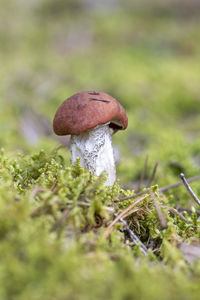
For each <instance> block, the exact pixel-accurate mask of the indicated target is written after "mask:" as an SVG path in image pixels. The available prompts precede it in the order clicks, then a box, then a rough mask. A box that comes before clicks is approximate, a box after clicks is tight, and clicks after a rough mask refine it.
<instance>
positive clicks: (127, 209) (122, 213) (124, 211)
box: [105, 195, 149, 238]
mask: <svg viewBox="0 0 200 300" xmlns="http://www.w3.org/2000/svg"><path fill="white" fill-rule="evenodd" d="M147 197H149V195H146V196H144V197H142V198H139V199H137V200H136V201H135V202H134V203H132V204H131V205H129V206H128V207H127V208H126V209H124V210H123V211H122V212H121V213H120V214H119V215H118V216H117V217H116V218H115V219H114V220H113V221H112V223H111V224H110V225H109V226H108V227H107V229H106V232H105V238H108V237H109V235H110V233H111V232H112V229H113V226H114V225H115V224H116V223H117V222H118V221H119V219H120V218H122V217H123V215H125V214H126V213H127V212H128V211H130V210H131V209H132V208H133V207H134V206H136V205H137V204H139V203H140V202H142V201H143V200H144V199H146V198H147Z"/></svg>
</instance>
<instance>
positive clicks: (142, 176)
mask: <svg viewBox="0 0 200 300" xmlns="http://www.w3.org/2000/svg"><path fill="white" fill-rule="evenodd" d="M148 159H149V156H148V154H147V155H146V158H145V161H144V167H143V169H142V172H141V175H140V179H139V182H138V187H137V189H136V191H137V192H139V191H140V187H141V184H142V182H143V180H144V177H145V175H146V172H147V165H148Z"/></svg>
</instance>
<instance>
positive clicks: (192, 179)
mask: <svg viewBox="0 0 200 300" xmlns="http://www.w3.org/2000/svg"><path fill="white" fill-rule="evenodd" d="M199 179H200V175H197V176H194V177H190V178H188V180H187V182H193V181H196V180H199ZM182 184H183V182H182V181H180V182H177V183H174V184H170V185H166V186H164V187H161V188H160V189H159V192H165V191H168V190H170V189H173V188H176V187H178V186H180V185H182Z"/></svg>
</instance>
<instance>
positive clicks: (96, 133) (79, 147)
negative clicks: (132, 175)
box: [70, 123, 116, 185]
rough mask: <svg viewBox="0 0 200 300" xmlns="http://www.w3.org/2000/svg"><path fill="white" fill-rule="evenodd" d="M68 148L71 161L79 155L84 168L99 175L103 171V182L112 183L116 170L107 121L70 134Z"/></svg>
mask: <svg viewBox="0 0 200 300" xmlns="http://www.w3.org/2000/svg"><path fill="white" fill-rule="evenodd" d="M70 149H71V163H74V162H75V161H76V159H77V158H78V157H79V159H80V165H81V166H82V167H83V168H84V169H89V170H91V173H92V174H93V175H100V174H101V173H102V172H104V171H105V172H107V174H108V177H107V181H106V182H105V184H106V185H113V184H114V182H115V180H116V170H115V161H114V154H113V148H112V140H111V134H110V130H109V123H107V124H103V125H99V126H97V127H95V128H94V129H91V130H88V131H86V132H83V133H81V134H79V135H72V136H71V142H70Z"/></svg>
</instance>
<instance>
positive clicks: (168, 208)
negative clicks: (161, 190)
mask: <svg viewBox="0 0 200 300" xmlns="http://www.w3.org/2000/svg"><path fill="white" fill-rule="evenodd" d="M164 207H165V208H166V209H167V210H168V211H170V212H171V213H172V214H173V215H177V216H178V217H179V218H180V219H181V220H183V221H184V222H185V223H187V224H191V222H190V221H188V220H187V219H186V218H185V217H184V216H183V215H182V214H181V213H180V212H179V211H178V210H177V209H175V208H173V207H169V206H164Z"/></svg>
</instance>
